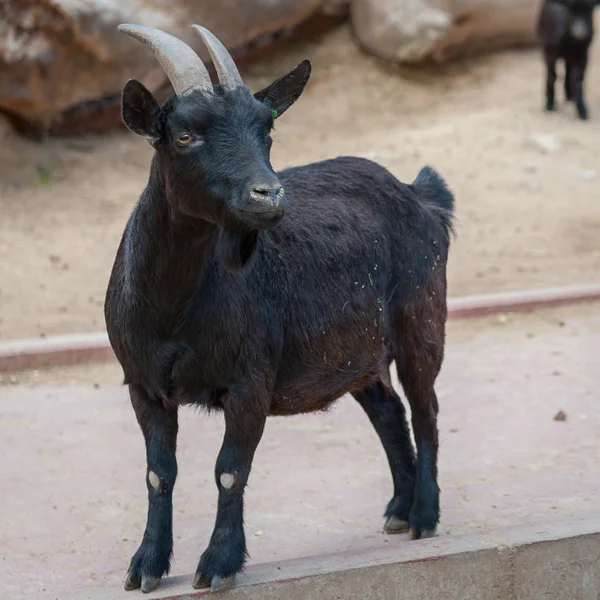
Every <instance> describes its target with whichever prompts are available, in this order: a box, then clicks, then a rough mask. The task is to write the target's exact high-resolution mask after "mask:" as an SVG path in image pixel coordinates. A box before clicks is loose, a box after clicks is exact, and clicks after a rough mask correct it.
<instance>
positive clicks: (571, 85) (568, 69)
mask: <svg viewBox="0 0 600 600" xmlns="http://www.w3.org/2000/svg"><path fill="white" fill-rule="evenodd" d="M574 75H575V70H574V69H573V64H572V63H571V62H570V61H566V66H565V98H566V99H567V102H573V100H575V87H576V86H575V77H574Z"/></svg>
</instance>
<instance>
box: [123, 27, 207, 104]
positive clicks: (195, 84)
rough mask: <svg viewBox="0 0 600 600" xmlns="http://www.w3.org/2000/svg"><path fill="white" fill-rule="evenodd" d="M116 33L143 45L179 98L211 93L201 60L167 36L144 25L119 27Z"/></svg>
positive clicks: (179, 42) (178, 40) (176, 39)
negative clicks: (198, 92)
mask: <svg viewBox="0 0 600 600" xmlns="http://www.w3.org/2000/svg"><path fill="white" fill-rule="evenodd" d="M118 30H119V31H121V32H122V33H126V34H127V35H130V36H131V37H133V38H135V39H136V40H138V41H140V42H142V44H145V45H146V46H148V48H150V50H152V52H153V53H154V56H156V59H157V60H158V62H159V63H160V66H161V67H162V68H163V69H164V71H165V73H166V74H167V77H168V78H169V81H170V82H171V84H172V85H173V89H174V90H175V93H176V94H177V95H178V96H181V95H182V94H183V93H185V92H187V91H189V90H191V89H193V88H195V89H200V90H202V91H203V92H206V93H211V94H212V92H213V86H212V83H211V81H210V75H209V73H208V70H207V68H206V67H205V66H204V63H203V62H202V60H201V59H200V57H199V56H198V55H197V54H196V53H195V52H194V51H193V50H192V49H191V48H190V47H189V46H188V45H187V44H186V43H185V42H182V41H181V40H180V39H178V38H176V37H175V36H173V35H171V34H170V33H166V32H164V31H161V30H160V29H154V28H153V27H145V26H144V25H130V24H128V23H127V24H123V25H119V27H118Z"/></svg>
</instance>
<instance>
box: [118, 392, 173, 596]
mask: <svg viewBox="0 0 600 600" xmlns="http://www.w3.org/2000/svg"><path fill="white" fill-rule="evenodd" d="M129 392H130V395H131V404H132V405H133V409H134V410H135V416H136V417H137V420H138V423H139V424H140V427H141V429H142V433H143V434H144V439H145V441H146V460H147V463H148V469H147V471H146V485H147V487H148V519H147V522H146V531H145V532H144V538H143V539H142V543H141V545H140V547H139V549H138V551H137V552H136V553H135V554H134V556H133V558H132V559H131V564H130V565H129V572H128V573H127V578H126V580H125V589H126V590H132V589H135V588H138V587H140V586H141V588H142V591H143V592H150V591H151V590H153V589H154V588H155V587H156V586H157V585H158V583H159V582H160V578H161V577H162V576H163V575H165V574H167V573H168V572H169V563H170V560H171V555H172V553H173V503H172V499H173V487H174V485H175V478H176V477H177V460H176V458H175V450H176V445H177V430H178V424H177V409H176V408H173V409H172V410H166V409H165V407H164V405H163V404H162V402H161V401H160V400H153V399H151V398H150V397H149V396H148V395H147V394H146V392H145V391H144V390H143V389H142V388H140V387H139V386H133V385H132V386H130V388H129Z"/></svg>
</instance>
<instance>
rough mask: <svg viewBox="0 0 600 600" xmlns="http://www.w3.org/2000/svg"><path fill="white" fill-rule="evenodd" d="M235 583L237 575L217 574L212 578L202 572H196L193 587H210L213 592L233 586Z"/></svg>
mask: <svg viewBox="0 0 600 600" xmlns="http://www.w3.org/2000/svg"><path fill="white" fill-rule="evenodd" d="M234 583H235V575H231V576H230V577H219V576H218V575H215V576H214V577H213V578H212V580H209V579H206V578H205V577H203V576H202V574H200V573H196V576H195V577H194V582H193V583H192V587H194V589H197V590H202V589H206V588H210V591H211V592H220V591H222V590H225V589H227V588H229V587H231V586H232V585H233V584H234Z"/></svg>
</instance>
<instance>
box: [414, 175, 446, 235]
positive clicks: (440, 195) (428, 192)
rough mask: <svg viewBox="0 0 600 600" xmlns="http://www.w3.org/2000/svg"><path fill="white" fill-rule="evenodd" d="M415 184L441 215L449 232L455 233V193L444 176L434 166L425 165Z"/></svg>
mask: <svg viewBox="0 0 600 600" xmlns="http://www.w3.org/2000/svg"><path fill="white" fill-rule="evenodd" d="M413 186H415V187H416V188H418V189H419V192H420V193H419V195H420V197H421V198H422V199H423V200H424V201H425V202H426V204H427V205H428V206H429V208H431V209H432V210H433V211H434V212H435V214H436V215H437V216H438V217H439V219H440V220H441V221H442V224H443V225H444V228H445V229H446V231H447V233H448V234H450V233H454V194H453V193H452V192H451V191H450V188H449V187H448V184H447V183H446V181H445V180H444V179H443V177H442V176H441V175H440V174H439V173H438V172H437V171H436V170H435V169H433V168H432V167H423V168H422V169H421V170H420V171H419V174H418V175H417V178H416V179H415V180H414V181H413Z"/></svg>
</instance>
